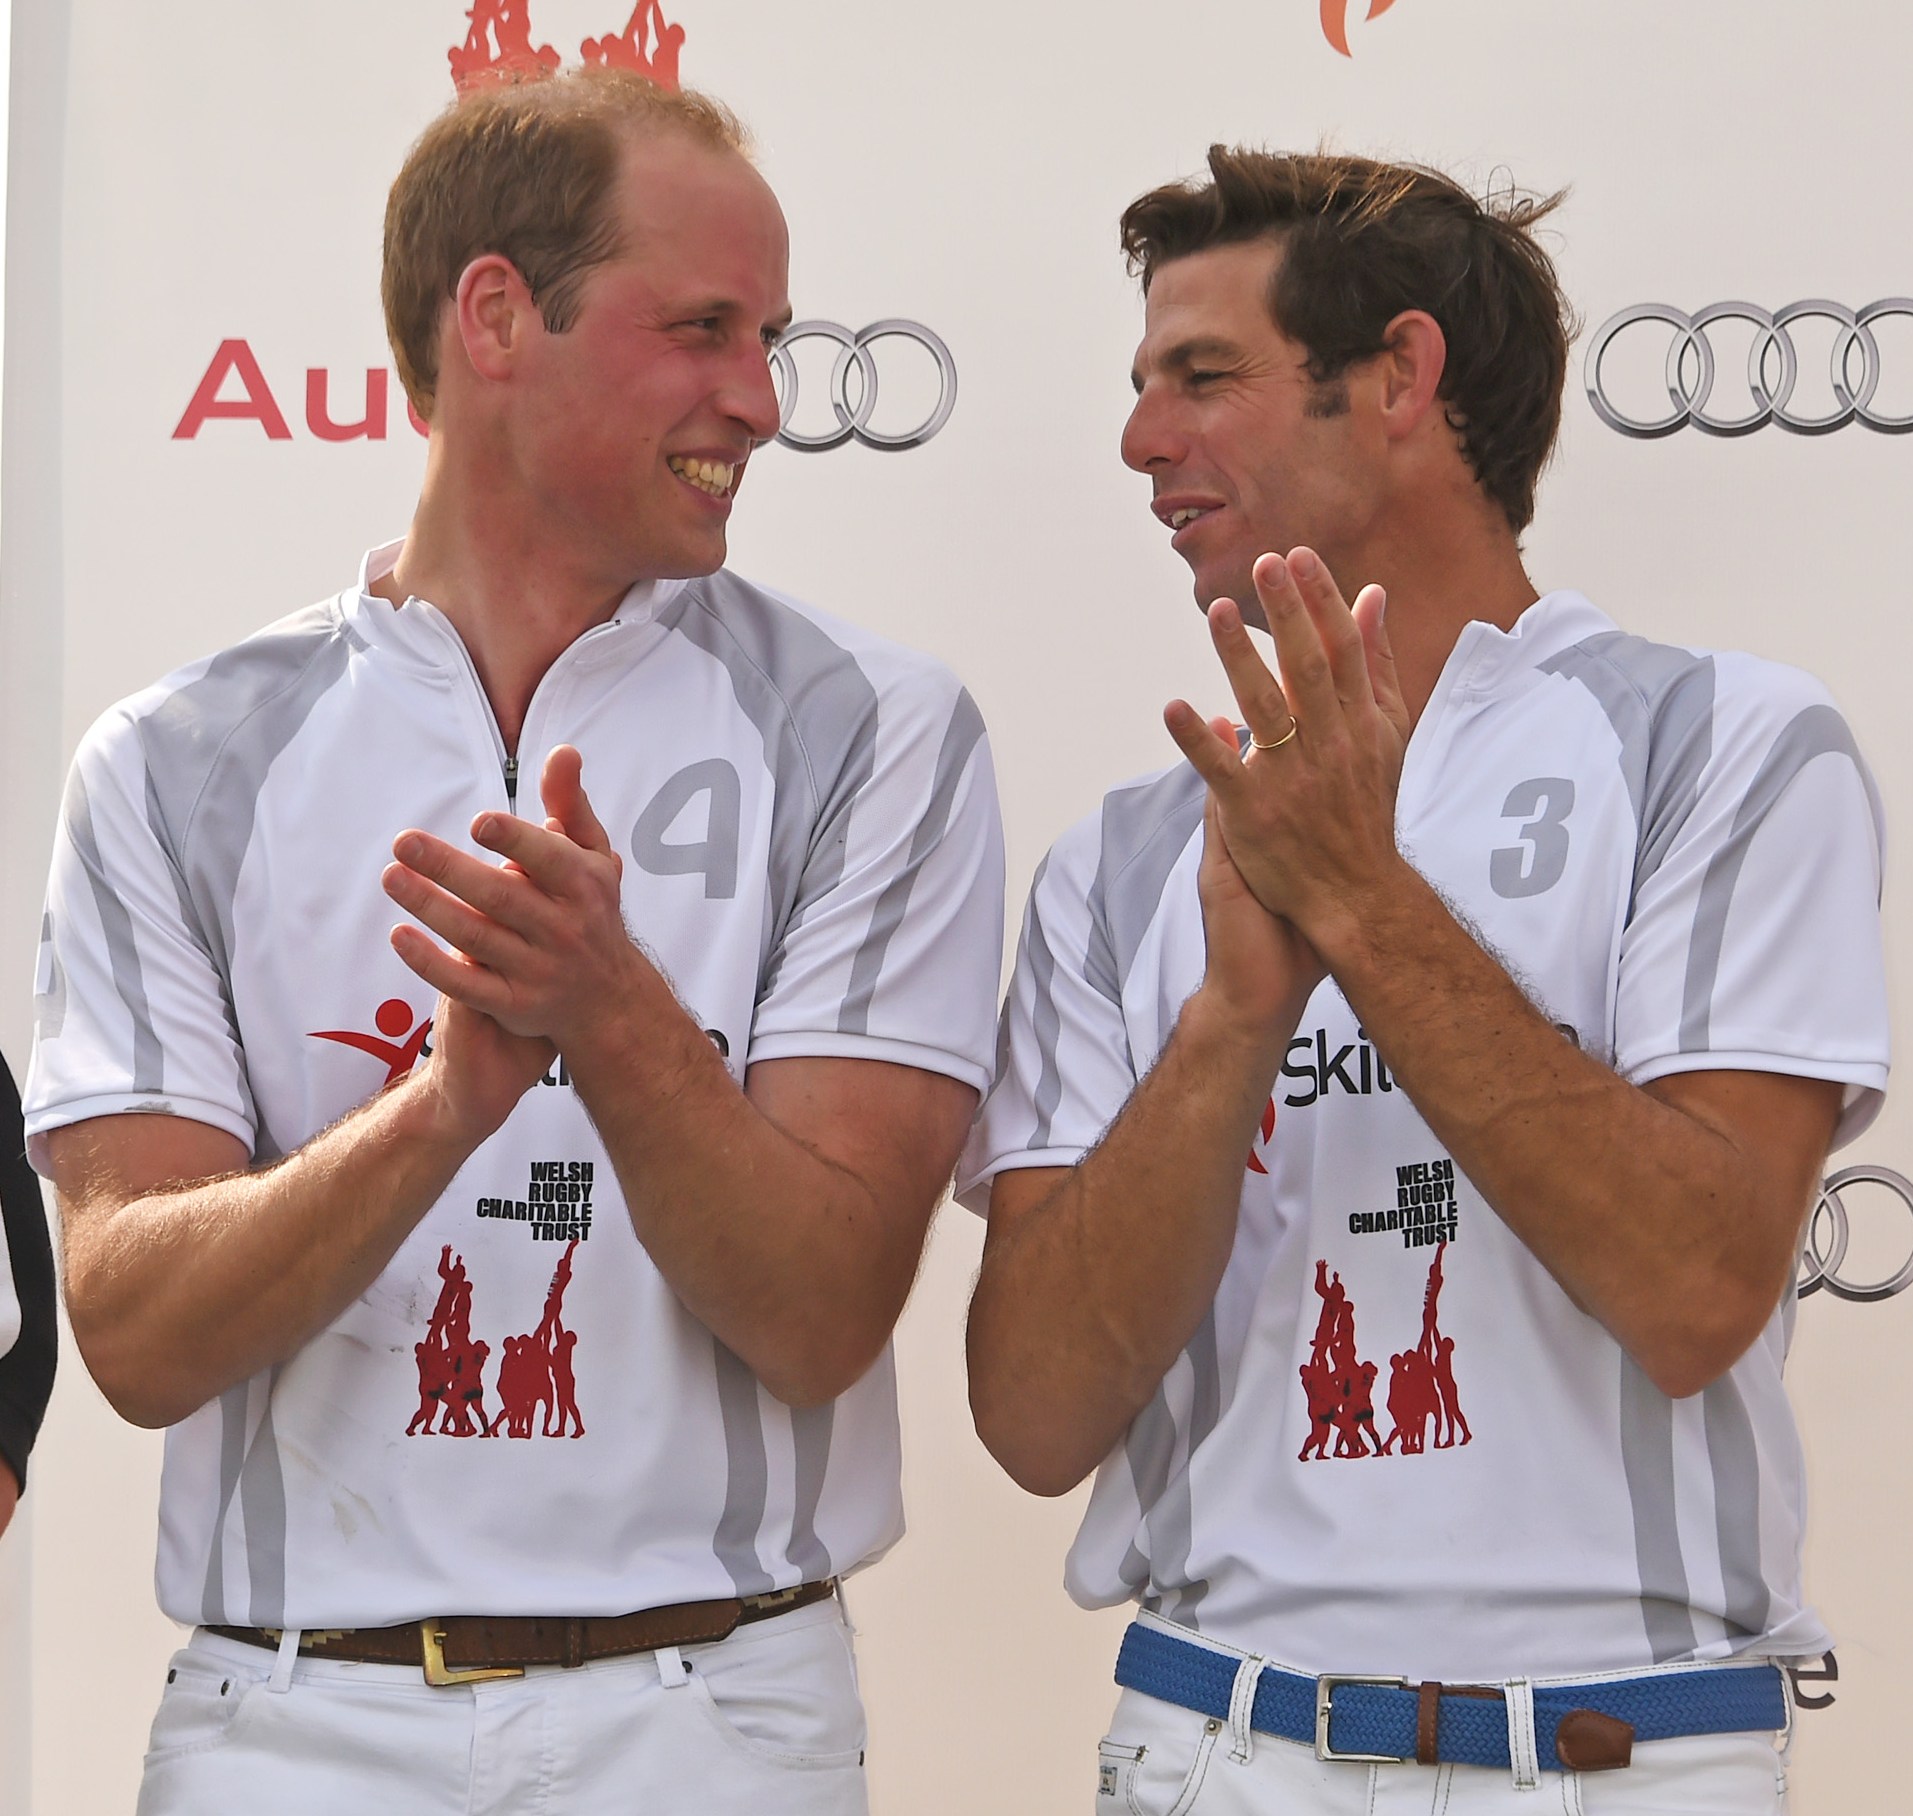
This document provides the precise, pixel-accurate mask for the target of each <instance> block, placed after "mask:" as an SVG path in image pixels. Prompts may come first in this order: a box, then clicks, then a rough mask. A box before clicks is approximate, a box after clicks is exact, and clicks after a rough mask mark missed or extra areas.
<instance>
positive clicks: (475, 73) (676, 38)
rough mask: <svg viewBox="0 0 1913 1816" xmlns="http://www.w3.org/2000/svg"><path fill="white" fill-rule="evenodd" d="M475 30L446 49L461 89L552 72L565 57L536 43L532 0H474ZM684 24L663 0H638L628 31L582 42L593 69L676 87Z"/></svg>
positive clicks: (470, 15) (471, 17)
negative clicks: (626, 72)
mask: <svg viewBox="0 0 1913 1816" xmlns="http://www.w3.org/2000/svg"><path fill="white" fill-rule="evenodd" d="M465 17H466V19H467V20H468V21H469V22H470V26H471V29H470V30H469V31H467V32H466V34H465V42H464V43H463V44H455V45H453V46H452V48H451V49H450V50H449V51H448V52H447V53H446V56H447V59H448V60H449V62H450V63H451V66H452V86H453V87H455V88H456V89H457V90H458V92H459V93H460V94H466V93H468V92H469V91H470V90H472V89H474V88H481V87H484V86H485V85H486V84H488V83H493V82H521V81H524V80H526V79H527V78H529V77H536V76H545V75H549V74H550V73H551V72H552V71H553V70H555V69H556V68H558V66H559V65H560V64H561V63H562V62H563V61H564V59H563V58H562V57H560V56H559V54H558V53H557V52H556V51H555V50H553V49H552V47H551V46H550V45H549V44H533V43H532V29H531V0H472V6H471V9H470V11H468V12H467V13H466V15H465ZM683 48H684V27H683V26H681V25H673V24H672V23H671V22H670V21H669V20H667V19H666V18H665V16H664V7H663V4H662V0H638V4H637V5H636V6H635V7H634V8H633V9H632V12H631V17H630V18H629V19H628V20H627V21H626V22H625V27H624V30H623V31H621V32H617V33H610V32H607V33H606V34H605V36H604V37H602V38H587V39H586V40H585V41H584V43H583V44H581V45H580V46H579V47H578V55H579V58H580V60H581V61H583V62H584V63H585V64H587V65H589V66H590V67H592V68H601V69H633V70H636V71H637V72H638V74H639V75H641V76H649V77H650V78H651V80H652V81H653V82H655V83H657V84H658V85H659V86H660V87H661V88H676V87H678V86H679V83H678V55H679V53H680V52H681V51H682V50H683Z"/></svg>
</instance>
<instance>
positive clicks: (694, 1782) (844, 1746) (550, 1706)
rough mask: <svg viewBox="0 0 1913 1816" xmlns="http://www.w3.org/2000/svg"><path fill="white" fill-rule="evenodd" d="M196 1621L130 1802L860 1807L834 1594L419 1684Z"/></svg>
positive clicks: (409, 1674) (719, 1811)
mask: <svg viewBox="0 0 1913 1816" xmlns="http://www.w3.org/2000/svg"><path fill="white" fill-rule="evenodd" d="M273 1671H274V1659H273V1655H272V1654H271V1653H270V1652H266V1651H263V1650H261V1649H259V1648H257V1647H254V1646H248V1645H245V1644H243V1643H241V1642H239V1641H236V1640H226V1639H220V1638H218V1637H216V1636H214V1635H211V1634H208V1633H205V1632H198V1633H195V1634H194V1635H193V1637H192V1640H191V1641H190V1643H189V1644H188V1645H187V1646H186V1647H185V1649H184V1650H183V1651H181V1652H178V1653H176V1654H175V1655H174V1658H173V1662H172V1667H171V1669H170V1670H169V1671H168V1673H167V1680H166V1689H165V1693H164V1695H163V1697H162V1698H161V1701H160V1706H159V1713H158V1715H157V1716H156V1717H155V1718H154V1721H153V1734H152V1743H151V1747H150V1750H149V1751H148V1753H147V1755H146V1776H145V1779H144V1782H143V1783H142V1785H141V1788H140V1799H139V1816H260V1813H261V1812H264V1813H267V1816H385V1813H386V1812H394V1813H402V1816H623V1813H625V1812H629V1813H630V1816H651V1813H652V1812H656V1813H658V1816H677V1813H678V1812H683V1813H684V1816H731V1813H732V1812H735V1813H736V1816H747V1813H748V1816H763V1813H764V1812H768V1811H775V1812H778V1816H865V1812H866V1810H867V1807H868V1806H867V1803H866V1800H865V1792H864V1773H863V1746H864V1715H863V1704H862V1701H861V1700H860V1698H859V1697H858V1694H857V1673H856V1663H855V1659H854V1657H853V1654H852V1650H851V1642H850V1631H849V1629H848V1627H847V1626H846V1625H845V1624H844V1620H843V1614H842V1609H841V1607H840V1605H839V1603H838V1602H836V1601H835V1600H832V1601H828V1602H818V1603H816V1604H815V1605H813V1606H811V1607H808V1608H798V1609H794V1610H793V1611H792V1612H790V1613H788V1614H780V1615H774V1616H773V1617H771V1618H770V1619H768V1620H764V1621H758V1622H754V1623H753V1624H752V1625H750V1626H748V1627H740V1628H739V1629H738V1630H737V1632H735V1633H734V1634H732V1635H731V1637H730V1638H729V1639H726V1640H720V1641H718V1642H716V1643H715V1644H712V1645H702V1646H686V1647H684V1648H683V1649H682V1651H681V1652H675V1653H674V1652H672V1651H670V1650H666V1651H662V1652H655V1653H654V1652H640V1653H634V1654H632V1655H631V1656H630V1657H627V1658H614V1659H603V1660H599V1661H597V1662H595V1663H592V1664H588V1665H583V1666H581V1667H579V1668H578V1669H576V1670H570V1671H567V1670H564V1669H562V1668H560V1667H558V1666H537V1667H534V1668H533V1669H531V1670H530V1671H528V1672H527V1673H526V1674H525V1675H524V1676H523V1677H519V1678H499V1679H495V1680H493V1681H491V1682H487V1683H478V1684H465V1685H458V1686H448V1687H446V1688H444V1689H433V1688H432V1687H431V1686H430V1685H428V1684H427V1683H426V1682H425V1681H424V1678H423V1676H422V1674H421V1673H420V1672H419V1671H417V1670H412V1669H408V1668H405V1667H401V1666H397V1665H353V1664H345V1663H342V1662H339V1661H335V1660H330V1659H321V1658H301V1659H299V1660H298V1661H297V1662H296V1663H295V1664H294V1665H293V1667H292V1671H291V1676H290V1682H289V1683H288V1684H286V1685H285V1687H284V1688H278V1687H275V1685H274V1683H273V1682H272V1678H273Z"/></svg>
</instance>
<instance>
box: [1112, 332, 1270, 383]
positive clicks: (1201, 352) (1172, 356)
mask: <svg viewBox="0 0 1913 1816" xmlns="http://www.w3.org/2000/svg"><path fill="white" fill-rule="evenodd" d="M1241 351H1242V350H1241V348H1239V347H1238V346H1237V345H1236V344H1235V342H1234V341H1232V340H1226V339H1224V338H1223V337H1222V336H1221V335H1218V334H1199V335H1195V336H1193V337H1192V338H1191V339H1189V340H1183V341H1177V342H1176V343H1175V344H1174V345H1173V346H1171V347H1169V348H1167V349H1166V350H1165V351H1164V352H1163V354H1162V356H1161V357H1160V358H1159V359H1158V360H1157V361H1156V365H1157V367H1158V368H1159V369H1160V370H1162V371H1164V372H1187V371H1188V370H1189V369H1190V368H1191V367H1192V366H1203V365H1211V364H1223V365H1226V364H1227V363H1228V362H1229V361H1230V360H1232V359H1235V358H1236V357H1237V356H1238V355H1239V354H1240V353H1241ZM1129 382H1130V383H1131V384H1132V385H1133V386H1134V387H1135V388H1136V389H1137V391H1141V390H1142V373H1141V371H1140V370H1139V369H1138V368H1136V367H1134V366H1131V367H1130V369H1129Z"/></svg>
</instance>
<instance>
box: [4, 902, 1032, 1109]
mask: <svg viewBox="0 0 1913 1816" xmlns="http://www.w3.org/2000/svg"><path fill="white" fill-rule="evenodd" d="M40 950H41V952H42V953H43V954H44V955H45V964H46V980H47V981H46V988H45V989H44V990H42V991H41V992H40V996H39V1000H38V1002H37V1003H36V1004H35V1005H34V1007H35V1016H34V1026H35V1028H36V1029H37V1030H38V1032H39V1036H40V1038H41V1039H42V1040H58V1039H59V1038H60V1030H61V1029H62V1028H64V1027H65V1026H66V973H65V972H64V971H63V970H62V969H61V968H60V949H59V946H58V944H57V943H56V942H55V940H54V938H53V910H52V909H51V908H45V909H42V910H41V912H40ZM998 1070H999V1072H1000V1071H1001V1068H1000V1067H999V1068H998Z"/></svg>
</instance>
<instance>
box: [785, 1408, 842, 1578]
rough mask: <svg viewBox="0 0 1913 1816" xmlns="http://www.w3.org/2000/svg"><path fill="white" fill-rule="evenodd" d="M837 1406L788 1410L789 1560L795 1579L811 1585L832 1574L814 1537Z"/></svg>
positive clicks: (828, 1562) (828, 1465) (827, 1559)
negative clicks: (792, 1479) (791, 1473)
mask: <svg viewBox="0 0 1913 1816" xmlns="http://www.w3.org/2000/svg"><path fill="white" fill-rule="evenodd" d="M836 1417H837V1403H836V1401H835V1400H826V1401H825V1402H824V1403H823V1405H821V1406H795V1407H792V1408H791V1415H790V1436H791V1447H792V1450H793V1451H794V1452H795V1455H796V1462H797V1497H796V1503H795V1506H794V1507H793V1509H792V1512H791V1519H790V1561H791V1563H792V1564H793V1565H794V1566H795V1567H796V1569H797V1572H798V1580H799V1581H800V1582H805V1583H814V1582H816V1581H818V1579H819V1578H821V1577H826V1576H829V1575H830V1574H831V1572H832V1565H831V1562H830V1553H829V1551H827V1550H826V1549H825V1547H824V1542H823V1540H822V1539H820V1538H819V1537H818V1536H817V1509H818V1507H819V1506H820V1505H821V1504H822V1502H823V1498H824V1476H825V1474H826V1473H827V1471H828V1470H829V1467H830V1430H831V1426H832V1424H833V1423H834V1422H835V1420H836Z"/></svg>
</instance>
